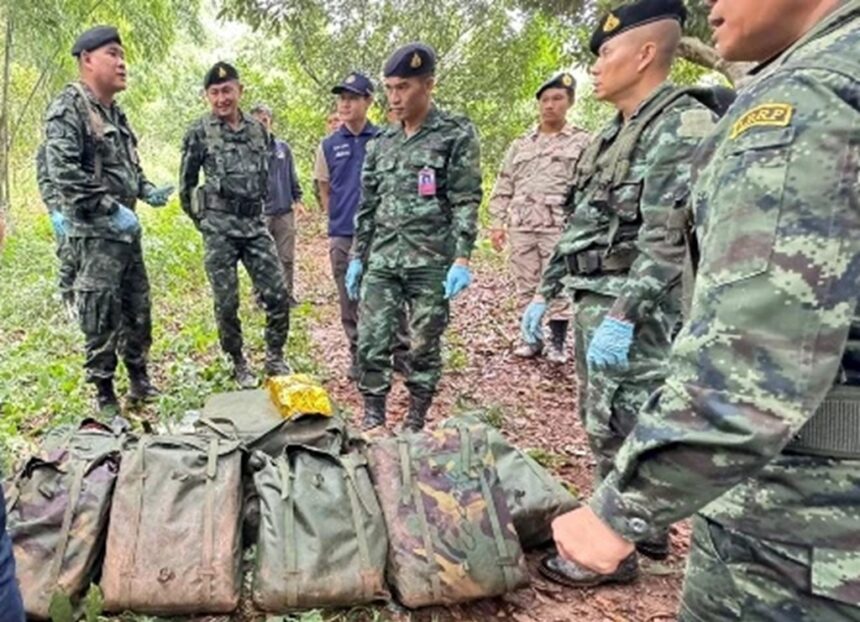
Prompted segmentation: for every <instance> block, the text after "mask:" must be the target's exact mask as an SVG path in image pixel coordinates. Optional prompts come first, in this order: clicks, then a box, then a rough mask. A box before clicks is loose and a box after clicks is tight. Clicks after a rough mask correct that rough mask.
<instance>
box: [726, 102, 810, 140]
mask: <svg viewBox="0 0 860 622" xmlns="http://www.w3.org/2000/svg"><path fill="white" fill-rule="evenodd" d="M793 113H794V106H792V105H791V104H762V105H761V106H756V107H755V108H753V109H752V110H749V111H747V112H746V113H744V115H743V116H742V117H741V118H740V119H738V120H737V121H735V124H734V125H733V126H732V133H731V136H730V138H731V139H732V140H734V139H735V138H737V137H738V136H740V135H741V134H743V133H744V132H746V131H747V130H748V129H750V128H751V127H756V126H759V125H769V126H776V127H786V126H787V125H788V124H789V123H791V115H792V114H793Z"/></svg>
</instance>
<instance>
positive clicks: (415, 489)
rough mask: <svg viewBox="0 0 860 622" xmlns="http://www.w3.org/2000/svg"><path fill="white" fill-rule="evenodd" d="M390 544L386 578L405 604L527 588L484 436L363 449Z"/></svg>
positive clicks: (438, 434)
mask: <svg viewBox="0 0 860 622" xmlns="http://www.w3.org/2000/svg"><path fill="white" fill-rule="evenodd" d="M368 458H369V462H370V470H371V476H372V477H373V483H374V486H375V488H376V492H377V494H378V496H379V502H380V505H381V506H382V512H383V514H384V516H385V525H386V527H387V529H388V538H389V542H390V546H389V554H388V580H389V583H390V584H391V587H392V588H393V589H394V592H395V593H396V595H397V597H398V599H399V600H400V602H402V603H403V604H404V605H405V606H407V607H411V608H415V607H425V606H428V605H449V604H454V603H458V602H464V601H468V600H474V599H478V598H486V597H490V596H499V595H501V594H504V593H506V592H510V591H513V590H515V589H517V588H519V587H522V586H524V585H526V584H528V571H527V569H526V566H525V559H524V557H523V551H522V548H521V547H520V543H519V540H518V538H517V533H516V530H515V529H514V525H513V520H512V519H511V514H510V510H509V509H508V506H507V502H506V501H505V492H504V490H503V489H502V486H501V484H500V483H499V476H498V473H497V471H496V467H495V464H494V462H495V461H494V459H493V454H492V452H491V451H490V445H489V443H488V441H487V437H486V434H484V433H482V432H481V431H480V430H479V431H475V432H473V431H472V430H471V429H469V428H468V427H460V428H458V429H439V430H435V431H433V432H422V433H419V434H409V435H404V436H399V437H396V438H391V439H386V440H382V441H379V442H377V443H373V444H372V445H371V446H370V448H369V450H368Z"/></svg>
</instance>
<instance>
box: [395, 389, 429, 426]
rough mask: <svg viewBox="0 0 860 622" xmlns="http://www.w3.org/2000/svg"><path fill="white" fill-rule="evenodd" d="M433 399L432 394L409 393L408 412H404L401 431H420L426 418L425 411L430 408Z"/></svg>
mask: <svg viewBox="0 0 860 622" xmlns="http://www.w3.org/2000/svg"><path fill="white" fill-rule="evenodd" d="M432 401H433V396H432V395H411V394H410V395H409V412H408V413H407V414H406V419H405V420H404V421H403V427H402V428H400V431H401V432H404V433H406V434H410V433H412V432H420V431H421V430H423V429H424V423H425V422H426V420H427V411H428V410H429V409H430V404H431V402H432Z"/></svg>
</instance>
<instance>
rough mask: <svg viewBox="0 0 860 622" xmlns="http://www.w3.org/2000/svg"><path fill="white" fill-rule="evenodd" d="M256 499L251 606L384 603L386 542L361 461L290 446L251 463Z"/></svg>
mask: <svg viewBox="0 0 860 622" xmlns="http://www.w3.org/2000/svg"><path fill="white" fill-rule="evenodd" d="M251 465H252V468H254V469H255V471H254V484H255V487H256V491H257V494H258V496H259V499H260V529H259V535H258V539H257V557H256V567H255V571H254V579H253V588H252V591H253V600H254V603H255V604H256V605H257V606H258V607H260V608H261V609H263V610H265V611H268V612H272V613H286V612H288V611H291V610H294V609H297V608H310V607H342V606H348V605H357V604H363V603H370V602H373V601H380V600H387V599H388V598H389V594H388V590H387V589H386V587H385V560H386V554H387V551H388V538H387V536H386V533H385V522H384V520H383V518H382V511H381V510H380V508H379V502H378V501H377V499H376V494H375V492H374V490H373V487H372V486H371V483H370V477H369V475H368V472H367V463H366V460H365V458H364V457H363V456H362V455H361V454H360V453H358V452H353V453H349V454H345V455H335V454H332V453H329V452H326V451H322V450H320V449H317V448H313V447H301V446H290V447H288V448H287V449H286V450H285V451H284V452H283V453H282V454H281V455H280V456H278V457H276V458H272V457H271V456H268V455H266V454H264V453H263V452H256V453H255V454H254V455H253V457H252V459H251Z"/></svg>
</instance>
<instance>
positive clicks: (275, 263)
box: [179, 62, 290, 388]
mask: <svg viewBox="0 0 860 622" xmlns="http://www.w3.org/2000/svg"><path fill="white" fill-rule="evenodd" d="M203 86H204V88H205V89H206V97H207V98H208V99H209V103H210V104H211V106H212V112H211V113H210V114H207V115H205V116H204V117H202V118H200V119H198V120H197V121H195V122H194V124H193V125H192V126H191V128H190V129H189V130H188V132H187V133H186V135H185V139H184V140H183V143H182V170H181V172H180V179H179V199H180V202H181V204H182V209H183V210H185V213H186V214H188V216H189V217H190V218H191V220H192V221H193V222H194V225H195V226H196V227H197V229H198V230H199V231H200V233H201V234H202V235H203V244H204V246H205V249H206V251H205V252H206V254H205V259H204V263H205V267H206V275H207V276H208V277H209V283H210V284H211V285H212V295H213V297H214V299H215V318H216V320H217V322H218V336H219V338H220V340H221V348H222V349H223V350H224V352H226V353H227V354H228V355H229V356H230V358H231V360H232V362H233V376H234V378H235V379H236V382H237V383H238V384H239V386H240V387H242V388H252V387H254V386H256V384H257V380H256V378H255V377H254V375H253V374H252V373H251V370H250V368H249V367H248V363H247V361H246V359H245V356H244V354H243V352H242V325H241V323H240V321H239V275H238V271H237V265H238V263H239V262H240V261H241V262H242V264H243V265H244V266H245V269H246V270H247V271H248V274H249V275H250V276H251V280H252V281H253V282H254V288H255V289H256V291H257V292H259V295H260V299H261V300H262V302H263V306H264V307H265V309H266V363H265V371H266V374H267V375H269V376H278V375H283V374H288V373H290V368H289V366H288V365H287V363H286V361H284V344H285V343H286V340H287V331H288V330H289V327H290V309H289V295H288V293H287V289H286V286H285V285H284V278H283V271H282V268H281V262H280V261H279V260H278V255H277V252H276V250H275V244H274V242H273V240H272V236H271V235H269V232H268V229H267V228H266V221H265V220H264V219H263V203H264V201H265V199H266V192H267V188H268V174H269V169H268V162H269V144H270V141H271V137H270V136H269V134H268V133H267V132H266V130H265V128H264V127H263V126H262V124H261V123H260V122H259V121H257V120H256V119H254V118H253V117H252V116H250V115H247V114H245V113H244V112H242V110H241V109H240V108H239V99H240V98H241V95H242V85H241V84H240V82H239V73H238V72H237V71H236V69H235V68H234V67H233V66H232V65H230V64H228V63H221V62H219V63H216V64H215V65H214V66H213V67H212V68H211V69H210V70H209V71H208V72H207V74H206V77H205V78H204V81H203ZM201 169H202V170H203V172H204V174H205V175H206V181H205V183H204V184H203V185H202V186H201V187H199V188H198V187H197V183H198V181H199V179H200V171H201ZM192 194H193V195H194V196H193V197H192Z"/></svg>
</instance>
